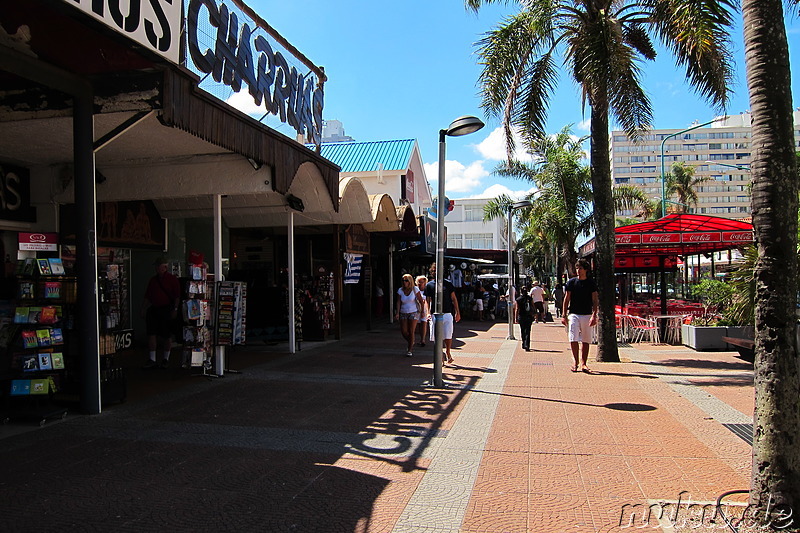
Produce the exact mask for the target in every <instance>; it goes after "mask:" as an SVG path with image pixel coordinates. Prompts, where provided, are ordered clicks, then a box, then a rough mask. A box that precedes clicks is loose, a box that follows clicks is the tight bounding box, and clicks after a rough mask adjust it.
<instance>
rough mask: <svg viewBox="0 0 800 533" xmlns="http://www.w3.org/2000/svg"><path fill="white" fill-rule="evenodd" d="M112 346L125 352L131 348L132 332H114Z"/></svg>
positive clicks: (126, 330) (130, 330)
mask: <svg viewBox="0 0 800 533" xmlns="http://www.w3.org/2000/svg"><path fill="white" fill-rule="evenodd" d="M114 346H115V347H116V349H117V350H118V351H119V350H127V349H128V348H131V347H132V346H133V330H132V329H121V330H118V331H115V332H114Z"/></svg>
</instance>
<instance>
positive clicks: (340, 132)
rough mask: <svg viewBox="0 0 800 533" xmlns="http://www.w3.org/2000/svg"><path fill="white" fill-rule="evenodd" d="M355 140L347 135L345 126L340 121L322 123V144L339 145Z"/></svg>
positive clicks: (324, 121)
mask: <svg viewBox="0 0 800 533" xmlns="http://www.w3.org/2000/svg"><path fill="white" fill-rule="evenodd" d="M353 141H355V139H353V138H352V137H350V136H348V135H345V133H344V124H342V123H341V121H339V120H323V121H322V142H324V143H339V142H353Z"/></svg>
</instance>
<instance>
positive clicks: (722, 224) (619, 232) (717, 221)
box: [615, 214, 753, 256]
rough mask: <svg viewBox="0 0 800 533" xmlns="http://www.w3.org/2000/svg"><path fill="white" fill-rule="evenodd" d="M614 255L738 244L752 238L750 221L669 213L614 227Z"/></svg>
mask: <svg viewBox="0 0 800 533" xmlns="http://www.w3.org/2000/svg"><path fill="white" fill-rule="evenodd" d="M615 234H616V243H617V245H616V254H617V255H641V254H648V255H661V256H666V255H674V256H685V255H693V254H700V253H711V252H719V251H722V250H730V249H732V248H742V247H744V246H747V245H748V244H750V243H751V242H753V225H752V224H750V223H748V222H742V221H740V220H734V219H729V218H721V217H712V216H707V215H694V214H671V215H667V216H665V217H663V218H660V219H658V220H653V221H649V222H641V223H639V224H631V225H629V226H620V227H618V228H616V230H615Z"/></svg>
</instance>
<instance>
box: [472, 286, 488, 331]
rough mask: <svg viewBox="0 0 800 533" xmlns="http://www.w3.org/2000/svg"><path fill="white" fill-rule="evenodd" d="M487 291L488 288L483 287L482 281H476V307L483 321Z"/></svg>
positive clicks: (479, 317)
mask: <svg viewBox="0 0 800 533" xmlns="http://www.w3.org/2000/svg"><path fill="white" fill-rule="evenodd" d="M485 293H486V289H484V288H483V285H481V282H480V281H476V282H475V303H474V304H473V305H474V309H475V311H477V312H478V320H479V321H480V322H483V307H484V305H483V304H484V302H483V295H484V294H485Z"/></svg>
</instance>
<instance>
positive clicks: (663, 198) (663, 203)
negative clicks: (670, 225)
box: [661, 115, 728, 217]
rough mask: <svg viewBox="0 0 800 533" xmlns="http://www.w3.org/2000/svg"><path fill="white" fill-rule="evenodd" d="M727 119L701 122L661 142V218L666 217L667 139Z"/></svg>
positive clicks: (670, 135) (668, 136)
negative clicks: (665, 148) (665, 153)
mask: <svg viewBox="0 0 800 533" xmlns="http://www.w3.org/2000/svg"><path fill="white" fill-rule="evenodd" d="M726 118H728V116H727V115H722V116H721V117H717V118H715V119H714V120H709V121H708V122H703V123H702V124H697V125H696V126H692V127H691V128H686V129H685V130H681V131H676V132H675V133H670V134H669V135H667V136H666V137H664V139H663V140H662V141H661V216H662V217H665V216H667V185H666V180H667V173H666V171H665V170H664V144H665V143H666V142H667V139H671V138H673V137H677V136H678V135H680V134H682V133H686V132H687V131H692V130H696V129H697V128H702V127H703V126H708V125H709V124H713V123H714V122H717V121H718V120H723V119H726Z"/></svg>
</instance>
